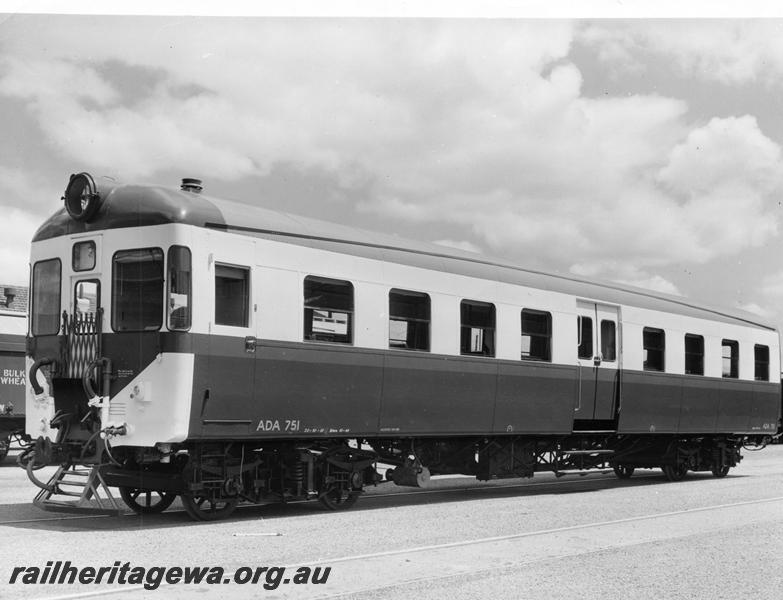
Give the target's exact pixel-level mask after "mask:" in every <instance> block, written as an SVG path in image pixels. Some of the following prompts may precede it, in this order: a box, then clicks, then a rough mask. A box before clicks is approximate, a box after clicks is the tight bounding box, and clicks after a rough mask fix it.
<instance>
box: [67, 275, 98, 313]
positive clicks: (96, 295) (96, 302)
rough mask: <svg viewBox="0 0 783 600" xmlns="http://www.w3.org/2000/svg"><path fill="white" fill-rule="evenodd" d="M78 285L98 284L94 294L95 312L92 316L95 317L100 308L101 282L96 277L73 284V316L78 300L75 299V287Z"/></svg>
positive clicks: (79, 280)
mask: <svg viewBox="0 0 783 600" xmlns="http://www.w3.org/2000/svg"><path fill="white" fill-rule="evenodd" d="M80 283H96V284H98V288H97V291H96V294H95V312H94V313H92V314H95V315H97V314H98V310H99V309H100V308H101V280H100V279H98V278H97V277H93V278H90V279H78V280H76V281H75V282H74V284H73V314H74V315H75V314H76V302H77V300H78V298H77V297H76V286H77V285H79V284H80ZM82 314H89V313H82Z"/></svg>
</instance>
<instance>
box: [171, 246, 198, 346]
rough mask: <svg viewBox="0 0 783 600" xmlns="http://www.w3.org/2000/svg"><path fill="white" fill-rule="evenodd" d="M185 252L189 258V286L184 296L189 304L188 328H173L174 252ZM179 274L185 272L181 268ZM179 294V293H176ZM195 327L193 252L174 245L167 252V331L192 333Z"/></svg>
mask: <svg viewBox="0 0 783 600" xmlns="http://www.w3.org/2000/svg"><path fill="white" fill-rule="evenodd" d="M174 249H176V250H180V249H182V250H185V251H186V252H187V257H188V262H189V264H188V271H187V273H188V275H189V277H188V284H187V293H186V294H184V295H185V296H187V299H188V304H187V306H186V308H187V326H186V327H172V326H171V314H172V312H173V311H172V304H171V294H172V292H171V284H172V281H173V279H174V278H173V276H172V273H173V272H174V271H172V264H171V262H172V250H174ZM177 272H178V273H180V272H185V271H183V270H182V269H181V268H180V269H178V271H177ZM175 293H178V292H175ZM192 326H193V253H192V252H191V250H190V248H189V247H188V246H183V245H181V244H174V245H172V246H169V249H168V250H167V251H166V329H168V330H169V331H190V328H191V327H192Z"/></svg>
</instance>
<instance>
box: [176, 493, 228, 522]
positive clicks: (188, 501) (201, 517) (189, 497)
mask: <svg viewBox="0 0 783 600" xmlns="http://www.w3.org/2000/svg"><path fill="white" fill-rule="evenodd" d="M181 498H182V506H183V507H184V508H185V512H187V513H188V514H189V515H190V516H191V518H192V519H193V520H195V521H217V520H219V519H225V518H226V517H228V516H229V515H230V514H231V513H233V512H234V510H235V509H236V507H237V504H239V498H210V497H209V496H205V495H204V494H203V493H198V492H197V493H194V494H182V495H181Z"/></svg>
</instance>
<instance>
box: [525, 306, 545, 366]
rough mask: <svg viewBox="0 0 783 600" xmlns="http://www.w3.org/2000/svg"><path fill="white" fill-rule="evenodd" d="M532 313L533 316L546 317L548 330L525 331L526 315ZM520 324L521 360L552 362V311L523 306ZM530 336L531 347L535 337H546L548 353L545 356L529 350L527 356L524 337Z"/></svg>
mask: <svg viewBox="0 0 783 600" xmlns="http://www.w3.org/2000/svg"><path fill="white" fill-rule="evenodd" d="M526 314H527V315H531V316H537V317H544V319H545V324H546V332H545V333H538V332H533V331H525V315H526ZM519 317H520V324H519V330H520V336H521V339H522V346H521V348H520V360H527V361H534V362H552V313H551V312H549V311H546V310H538V309H535V308H523V309H522V310H521V311H520V313H519ZM525 337H529V338H531V339H530V348H531V349H532V348H533V345H534V344H533V338H536V339H542V338H543V339H545V340H546V343H545V349H546V353H545V356H533V355H532V353H531V352H528V355H527V356H525V353H524V348H525V343H524V338H525Z"/></svg>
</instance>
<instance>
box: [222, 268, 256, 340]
mask: <svg viewBox="0 0 783 600" xmlns="http://www.w3.org/2000/svg"><path fill="white" fill-rule="evenodd" d="M249 307H250V269H249V268H248V267H234V266H230V265H222V264H219V263H216V264H215V325H228V326H230V327H248V326H249V325H250V310H249Z"/></svg>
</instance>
